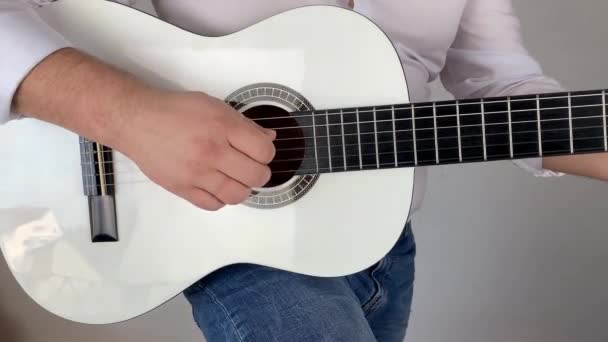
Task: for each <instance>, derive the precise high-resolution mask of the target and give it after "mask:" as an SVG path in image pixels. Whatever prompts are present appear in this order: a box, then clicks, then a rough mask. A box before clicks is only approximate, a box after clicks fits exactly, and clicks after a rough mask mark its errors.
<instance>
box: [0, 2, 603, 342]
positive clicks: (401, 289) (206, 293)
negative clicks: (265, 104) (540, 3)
mask: <svg viewBox="0 0 608 342" xmlns="http://www.w3.org/2000/svg"><path fill="white" fill-rule="evenodd" d="M41 2H48V1H41ZM124 2H127V1H124ZM154 3H155V6H156V9H157V12H158V13H159V15H160V16H161V18H163V19H164V20H167V21H169V22H172V23H174V24H176V25H178V26H181V27H183V28H185V29H188V30H190V31H192V32H195V33H198V34H201V35H214V36H215V35H223V34H227V33H230V32H234V31H237V30H239V29H241V28H244V27H246V26H248V25H250V24H253V23H255V22H257V21H260V20H262V19H264V18H267V17H269V16H271V15H273V14H276V13H280V12H282V11H285V10H288V9H291V8H295V7H298V6H303V5H311V4H329V5H336V6H342V7H350V8H352V9H354V10H356V11H358V12H360V13H362V14H364V15H366V16H368V17H369V18H371V19H372V20H373V21H375V22H376V23H377V24H378V25H379V26H380V27H381V28H382V29H383V30H384V31H385V32H386V33H387V34H388V36H389V37H390V38H391V40H392V41H393V42H394V44H395V46H396V48H397V50H398V52H399V54H400V57H401V59H402V62H403V66H404V69H405V71H406V73H407V76H408V84H409V87H410V92H411V96H412V100H413V101H423V100H427V99H428V96H429V88H428V83H429V82H431V81H433V80H434V79H436V78H437V77H441V79H442V81H443V83H444V85H445V86H446V88H447V89H448V90H449V91H450V92H451V93H453V94H454V95H455V96H456V97H458V98H467V97H486V96H499V95H517V94H525V93H540V92H553V91H560V90H561V88H560V86H559V84H558V83H557V82H555V81H554V80H552V79H550V78H547V77H545V76H543V74H542V71H541V69H540V67H539V66H538V64H537V63H536V62H535V61H534V59H533V58H532V57H530V56H529V54H528V52H527V51H526V49H525V48H524V46H523V45H522V39H521V36H520V32H519V26H518V25H519V24H518V21H517V19H516V17H515V16H514V14H513V10H512V5H511V2H510V0H452V1H440V0H425V1H418V0H355V1H354V3H352V2H349V1H348V0H325V1H313V0H256V1H247V2H244V1H239V0H221V1H220V0H182V1H177V0H171V1H170V0H156V1H154ZM335 29H336V30H340V29H341V28H340V27H336V28H335ZM344 34H351V33H350V32H344ZM0 51H2V58H1V59H0V74H1V75H2V78H1V79H0V121H6V120H8V119H9V118H15V117H17V116H18V115H17V113H19V114H21V115H24V116H28V117H33V118H38V119H41V120H45V121H48V122H51V123H54V124H57V125H60V126H63V127H65V128H67V129H70V130H72V131H74V132H76V133H78V134H80V135H82V136H86V137H88V138H90V139H92V140H95V141H99V142H101V143H103V144H106V145H108V146H110V147H112V148H114V149H116V150H118V151H120V152H122V153H124V154H126V155H127V156H129V157H130V158H131V159H133V160H134V161H135V162H136V163H137V164H138V166H139V167H140V168H141V169H142V171H143V172H144V173H146V174H147V175H148V176H149V177H150V178H151V179H152V180H153V181H155V182H156V183H158V184H159V185H160V186H163V187H164V188H165V189H167V190H168V191H171V192H173V193H175V194H177V195H178V196H181V197H183V198H184V199H186V200H188V201H190V202H191V203H193V204H194V205H197V206H199V207H200V208H201V209H204V210H219V209H221V208H222V207H223V206H225V205H232V204H238V203H240V202H242V201H243V200H245V199H246V198H247V196H248V195H249V193H250V191H251V188H253V187H257V186H261V185H263V184H264V183H265V182H266V181H267V180H268V179H269V177H270V171H269V168H268V166H267V164H268V163H269V162H270V161H271V160H272V158H273V156H274V152H275V151H274V147H273V139H274V137H275V133H274V132H272V131H269V130H266V129H262V128H260V127H258V126H256V125H255V124H254V123H252V122H251V121H248V120H246V119H244V118H242V117H241V116H239V114H238V113H236V112H234V111H233V110H232V109H230V108H229V107H228V106H226V105H225V104H223V103H222V102H221V101H220V100H218V99H214V98H211V97H209V96H207V95H205V94H203V93H199V92H188V93H186V92H167V91H163V90H161V89H155V88H152V87H150V86H148V85H146V84H144V83H143V82H141V81H139V80H137V79H135V78H133V77H131V76H130V75H128V74H127V73H125V72H123V71H120V70H116V69H115V68H113V67H110V66H108V65H106V64H104V63H103V62H102V61H99V60H96V59H95V58H93V57H91V56H87V55H85V54H83V53H81V52H79V51H78V50H77V49H74V48H70V45H69V43H68V42H66V41H65V40H64V39H63V38H62V37H60V36H58V35H57V34H56V33H55V32H53V31H52V30H50V29H49V28H48V27H46V26H45V25H44V24H43V23H42V22H41V21H40V20H39V19H37V18H36V17H35V16H34V15H33V14H32V13H31V12H28V11H27V10H26V9H25V6H24V5H23V4H21V3H20V2H18V1H17V0H0ZM124 132H128V134H123V133H124ZM176 132H179V134H176ZM169 137H170V139H168V138H169ZM15 148H18V147H17V146H16V147H15ZM150 150H154V151H157V152H160V153H155V154H148V153H147V152H148V151H150ZM176 150H179V151H182V152H183V153H181V154H176V153H173V151H176ZM156 155H162V156H163V159H162V160H161V159H157V158H155V156H156ZM517 164H518V165H520V166H522V167H523V168H525V169H528V170H531V171H532V172H533V173H534V174H536V175H539V176H551V175H558V174H559V173H560V172H566V173H571V174H578V175H583V176H589V177H595V178H599V179H608V155H586V156H580V157H560V158H550V159H544V160H541V159H531V160H526V161H521V162H517ZM243 170H246V172H243ZM424 178H425V172H424V169H421V170H420V172H418V175H417V180H416V182H417V186H416V189H417V193H416V194H415V204H414V206H415V207H417V206H419V204H420V199H421V198H422V195H423V193H424V183H425V179H424ZM404 210H406V208H404ZM414 254H415V244H414V239H413V234H412V231H411V229H410V225H409V223H408V224H406V227H405V229H404V230H403V234H402V236H401V238H400V240H399V241H398V243H397V244H396V246H395V247H394V248H393V250H392V251H391V252H390V253H389V254H388V255H387V256H386V257H385V258H384V259H383V260H382V261H380V262H379V263H378V264H376V265H374V266H373V267H371V268H370V269H368V270H365V271H363V272H360V273H358V274H354V275H352V276H349V277H343V278H331V279H321V278H314V277H306V276H302V275H296V274H291V273H288V272H283V271H278V270H274V269H270V268H266V267H261V266H255V265H235V266H230V267H226V268H224V269H221V270H219V271H217V272H215V273H213V274H211V275H209V276H208V277H206V278H205V279H202V280H201V281H199V282H198V283H196V284H194V285H193V286H192V287H190V288H189V289H187V290H186V291H185V295H186V297H187V298H188V300H189V301H190V302H191V304H192V306H193V312H194V317H195V319H196V322H197V323H198V325H199V327H200V328H201V330H202V331H203V333H204V335H205V337H206V338H207V340H208V341H210V342H215V341H351V342H354V341H402V340H403V338H404V336H405V332H406V328H407V322H408V318H409V310H410V306H411V300H412V289H413V279H414Z"/></svg>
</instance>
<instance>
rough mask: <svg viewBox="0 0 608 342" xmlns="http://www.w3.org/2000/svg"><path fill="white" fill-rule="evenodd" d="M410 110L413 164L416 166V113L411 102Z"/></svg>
mask: <svg viewBox="0 0 608 342" xmlns="http://www.w3.org/2000/svg"><path fill="white" fill-rule="evenodd" d="M411 112H412V135H413V137H414V141H413V144H414V166H418V151H417V147H416V117H415V115H416V113H415V109H414V104H413V103H412V108H411Z"/></svg>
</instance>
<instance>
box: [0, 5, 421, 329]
mask: <svg viewBox="0 0 608 342" xmlns="http://www.w3.org/2000/svg"><path fill="white" fill-rule="evenodd" d="M39 13H40V15H41V16H42V17H43V19H44V20H46V21H47V22H48V23H49V24H50V25H51V26H53V27H54V28H55V29H56V30H57V31H59V32H60V33H62V34H63V35H65V36H66V37H68V38H69V39H70V40H71V41H72V42H74V43H75V45H76V46H78V47H79V48H81V49H83V50H85V51H87V52H89V53H90V54H92V55H95V56H98V57H99V58H101V59H104V60H105V61H108V62H110V63H113V64H115V65H117V66H120V67H122V68H124V69H127V70H129V71H130V72H132V73H133V74H136V75H137V76H138V77H141V78H143V79H145V80H147V81H148V82H150V83H153V84H155V85H158V86H162V87H165V88H170V89H183V90H197V91H204V92H206V93H208V94H210V95H213V96H215V97H218V98H221V99H226V101H229V102H230V103H231V104H233V105H235V106H236V107H237V108H240V109H243V110H245V109H247V108H251V107H255V106H257V105H274V106H277V107H281V108H282V109H284V110H286V111H294V110H296V109H299V110H302V109H305V108H306V107H311V106H312V107H314V108H317V109H326V108H344V107H348V106H365V105H375V104H382V103H407V102H408V90H407V85H406V80H405V76H404V74H403V70H402V67H401V63H400V61H399V58H398V56H397V53H396V51H395V49H394V48H393V46H392V45H391V43H390V41H389V40H388V38H387V37H386V36H385V35H384V33H383V32H382V31H381V30H380V29H379V28H378V27H377V26H376V25H374V24H373V23H371V22H370V21H369V20H367V19H366V18H364V17H362V16H360V15H358V14H356V13H354V12H351V11H347V10H343V9H339V8H335V7H326V6H311V7H303V8H300V9H297V10H292V11H289V12H286V13H284V14H281V15H278V16H274V17H272V18H269V19H267V20H265V21H264V22H261V23H259V24H256V25H254V26H252V27H249V28H247V29H245V30H243V31H240V32H237V33H234V34H231V35H228V36H224V37H216V38H208V37H201V36H198V35H195V34H192V33H189V32H187V31H184V30H182V29H179V28H177V27H175V26H172V25H170V24H167V23H165V22H162V21H160V20H158V19H156V18H154V17H152V16H149V15H147V14H144V13H141V12H138V11H136V10H133V9H130V8H128V7H125V6H122V5H119V4H115V3H111V2H109V1H102V0H89V1H81V0H62V1H58V2H55V3H53V4H50V5H48V6H46V7H43V8H42V9H39ZM379 85H382V86H379ZM111 100H112V99H108V101H111ZM310 109H312V108H310ZM175 134H179V132H175ZM178 152H179V151H176V153H178ZM150 153H155V152H154V151H150ZM80 155H81V150H80V146H79V137H78V136H77V135H75V134H74V133H71V132H68V131H66V130H64V129H61V128H59V127H56V126H53V125H50V124H47V123H44V122H40V121H37V120H33V119H21V120H16V121H12V122H10V123H8V124H6V125H3V126H0V160H2V167H1V168H0V246H1V248H2V252H3V255H4V257H5V259H6V261H7V263H8V265H9V267H10V270H11V271H12V273H13V274H14V276H15V278H16V280H17V281H18V282H19V284H20V285H21V286H22V287H23V289H24V290H25V291H26V293H27V294H28V295H29V296H30V297H31V298H32V299H33V300H35V301H36V302H37V303H38V304H40V305H41V306H42V307H44V308H45V309H47V310H49V311H50V312H52V313H54V314H56V315H58V316H61V317H63V318H66V319H69V320H73V321H77V322H83V323H93V324H105V323H114V322H119V321H124V320H127V319H130V318H133V317H136V316H138V315H141V314H144V313H146V312H148V311H150V310H152V309H154V308H156V307H158V306H159V305H161V304H162V303H164V302H166V301H168V300H169V299H171V298H172V297H174V296H176V295H178V294H179V293H180V292H181V291H182V290H184V289H185V288H186V287H188V286H190V285H191V284H193V283H194V282H196V281H197V280H199V279H200V278H202V277H204V276H205V275H207V274H209V273H211V272H213V271H214V270H217V269H219V268H221V267H223V266H227V265H230V264H235V263H253V264H259V265H266V266H270V267H276V268H279V269H283V270H287V271H291V272H297V273H303V274H308V275H313V276H324V277H325V276H342V275H347V274H352V273H355V272H357V271H360V270H362V269H365V268H366V267H369V266H371V265H372V264H373V263H375V262H377V261H378V260H379V259H381V258H382V257H383V256H384V255H385V254H386V253H387V252H388V251H389V250H390V249H391V247H392V246H393V245H394V244H395V242H396V241H397V239H398V237H399V235H400V233H401V231H402V229H403V227H404V224H405V222H406V221H407V217H408V212H409V208H410V202H411V197H412V192H413V177H414V171H413V169H412V168H409V169H408V168H405V169H404V168H401V169H391V170H376V171H373V172H372V171H370V172H365V171H364V172H347V173H334V174H323V175H321V176H316V175H309V176H294V177H293V179H291V180H289V181H288V182H286V183H285V184H282V185H279V186H277V187H275V188H273V189H267V190H260V192H259V194H258V197H257V199H252V201H251V203H246V204H242V205H238V206H232V207H227V208H225V209H222V210H220V211H218V212H206V211H203V210H200V209H197V208H196V207H194V206H193V205H191V204H189V203H188V202H186V201H185V200H182V199H180V198H179V197H177V196H175V195H173V194H171V193H169V192H167V191H165V190H164V189H162V188H160V187H159V186H157V185H155V184H154V183H152V182H150V181H149V180H148V179H147V178H146V176H145V175H143V174H142V173H141V172H140V171H139V169H138V168H137V166H136V165H135V164H134V163H133V162H131V161H130V160H129V159H128V158H126V157H125V156H123V155H121V154H120V153H118V152H114V153H113V158H114V163H115V165H114V172H115V176H114V181H115V191H116V194H115V201H116V202H115V203H116V219H117V227H118V235H119V239H118V241H116V242H104V243H93V242H92V240H91V223H90V217H89V206H88V202H87V197H86V196H85V194H84V192H83V171H82V168H81V157H80ZM158 157H159V158H162V156H158Z"/></svg>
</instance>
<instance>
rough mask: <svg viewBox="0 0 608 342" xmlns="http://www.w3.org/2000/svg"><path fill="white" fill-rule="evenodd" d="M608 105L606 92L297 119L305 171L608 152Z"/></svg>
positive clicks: (357, 110)
mask: <svg viewBox="0 0 608 342" xmlns="http://www.w3.org/2000/svg"><path fill="white" fill-rule="evenodd" d="M606 101H607V100H606V91H604V90H599V91H586V92H572V93H554V94H543V95H526V96H513V97H500V98H498V97H495V98H485V99H474V100H464V101H462V100H461V101H444V102H429V103H414V104H403V105H391V106H376V107H361V108H343V109H332V110H322V111H314V112H300V113H294V115H295V117H296V120H297V121H298V123H299V125H300V128H301V130H302V132H303V135H304V138H305V140H306V153H305V156H304V161H303V163H302V165H301V167H300V170H299V171H298V173H299V174H304V173H329V172H345V171H356V170H370V169H385V168H398V167H415V166H428V165H443V164H455V163H470V162H484V161H496V160H508V159H524V158H532V157H543V156H558V155H570V154H583V153H594V152H605V151H608V135H607V125H606Z"/></svg>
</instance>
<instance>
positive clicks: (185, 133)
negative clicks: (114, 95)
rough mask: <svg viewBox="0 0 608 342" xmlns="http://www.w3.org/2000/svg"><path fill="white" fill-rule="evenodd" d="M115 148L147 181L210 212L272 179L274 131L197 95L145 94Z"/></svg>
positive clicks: (216, 101)
mask: <svg viewBox="0 0 608 342" xmlns="http://www.w3.org/2000/svg"><path fill="white" fill-rule="evenodd" d="M141 101H142V103H141V105H140V106H138V107H139V109H137V110H136V111H135V113H134V114H133V116H132V117H131V118H129V119H126V122H127V123H128V124H127V125H125V130H124V134H121V135H120V136H121V138H120V139H119V140H118V141H117V142H116V148H117V150H119V151H121V152H123V153H125V154H126V155H128V156H129V157H130V158H131V159H132V160H133V161H135V162H136V163H137V165H138V166H139V167H140V168H141V169H142V171H143V172H144V173H145V174H146V175H148V177H149V178H150V179H152V180H153V181H154V182H156V183H158V184H159V185H161V186H163V187H164V188H165V189H167V190H169V191H171V192H173V193H175V194H177V195H179V196H181V197H183V198H185V199H187V200H189V201H190V202H191V203H193V204H195V205H197V206H199V207H201V208H205V209H208V210H217V209H219V208H221V207H223V206H224V204H238V203H241V202H243V201H245V200H246V199H247V198H248V197H249V195H250V194H251V188H255V187H261V186H263V185H264V184H266V183H267V182H268V181H269V180H270V176H271V172H270V168H269V167H268V166H267V165H268V164H269V163H270V162H271V161H272V158H274V154H275V149H274V146H273V143H272V141H273V140H274V138H275V137H276V133H275V132H274V131H271V130H267V129H263V128H261V127H260V126H258V125H256V124H255V123H253V122H252V121H250V120H249V119H247V118H245V117H244V116H242V115H241V114H240V113H238V112H236V111H235V110H233V109H232V108H230V107H228V106H227V105H226V104H224V103H223V102H222V101H219V100H217V99H214V98H211V97H209V96H206V95H204V94H200V93H174V94H169V93H161V94H158V95H157V96H154V97H150V98H144V99H142V100H141Z"/></svg>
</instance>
